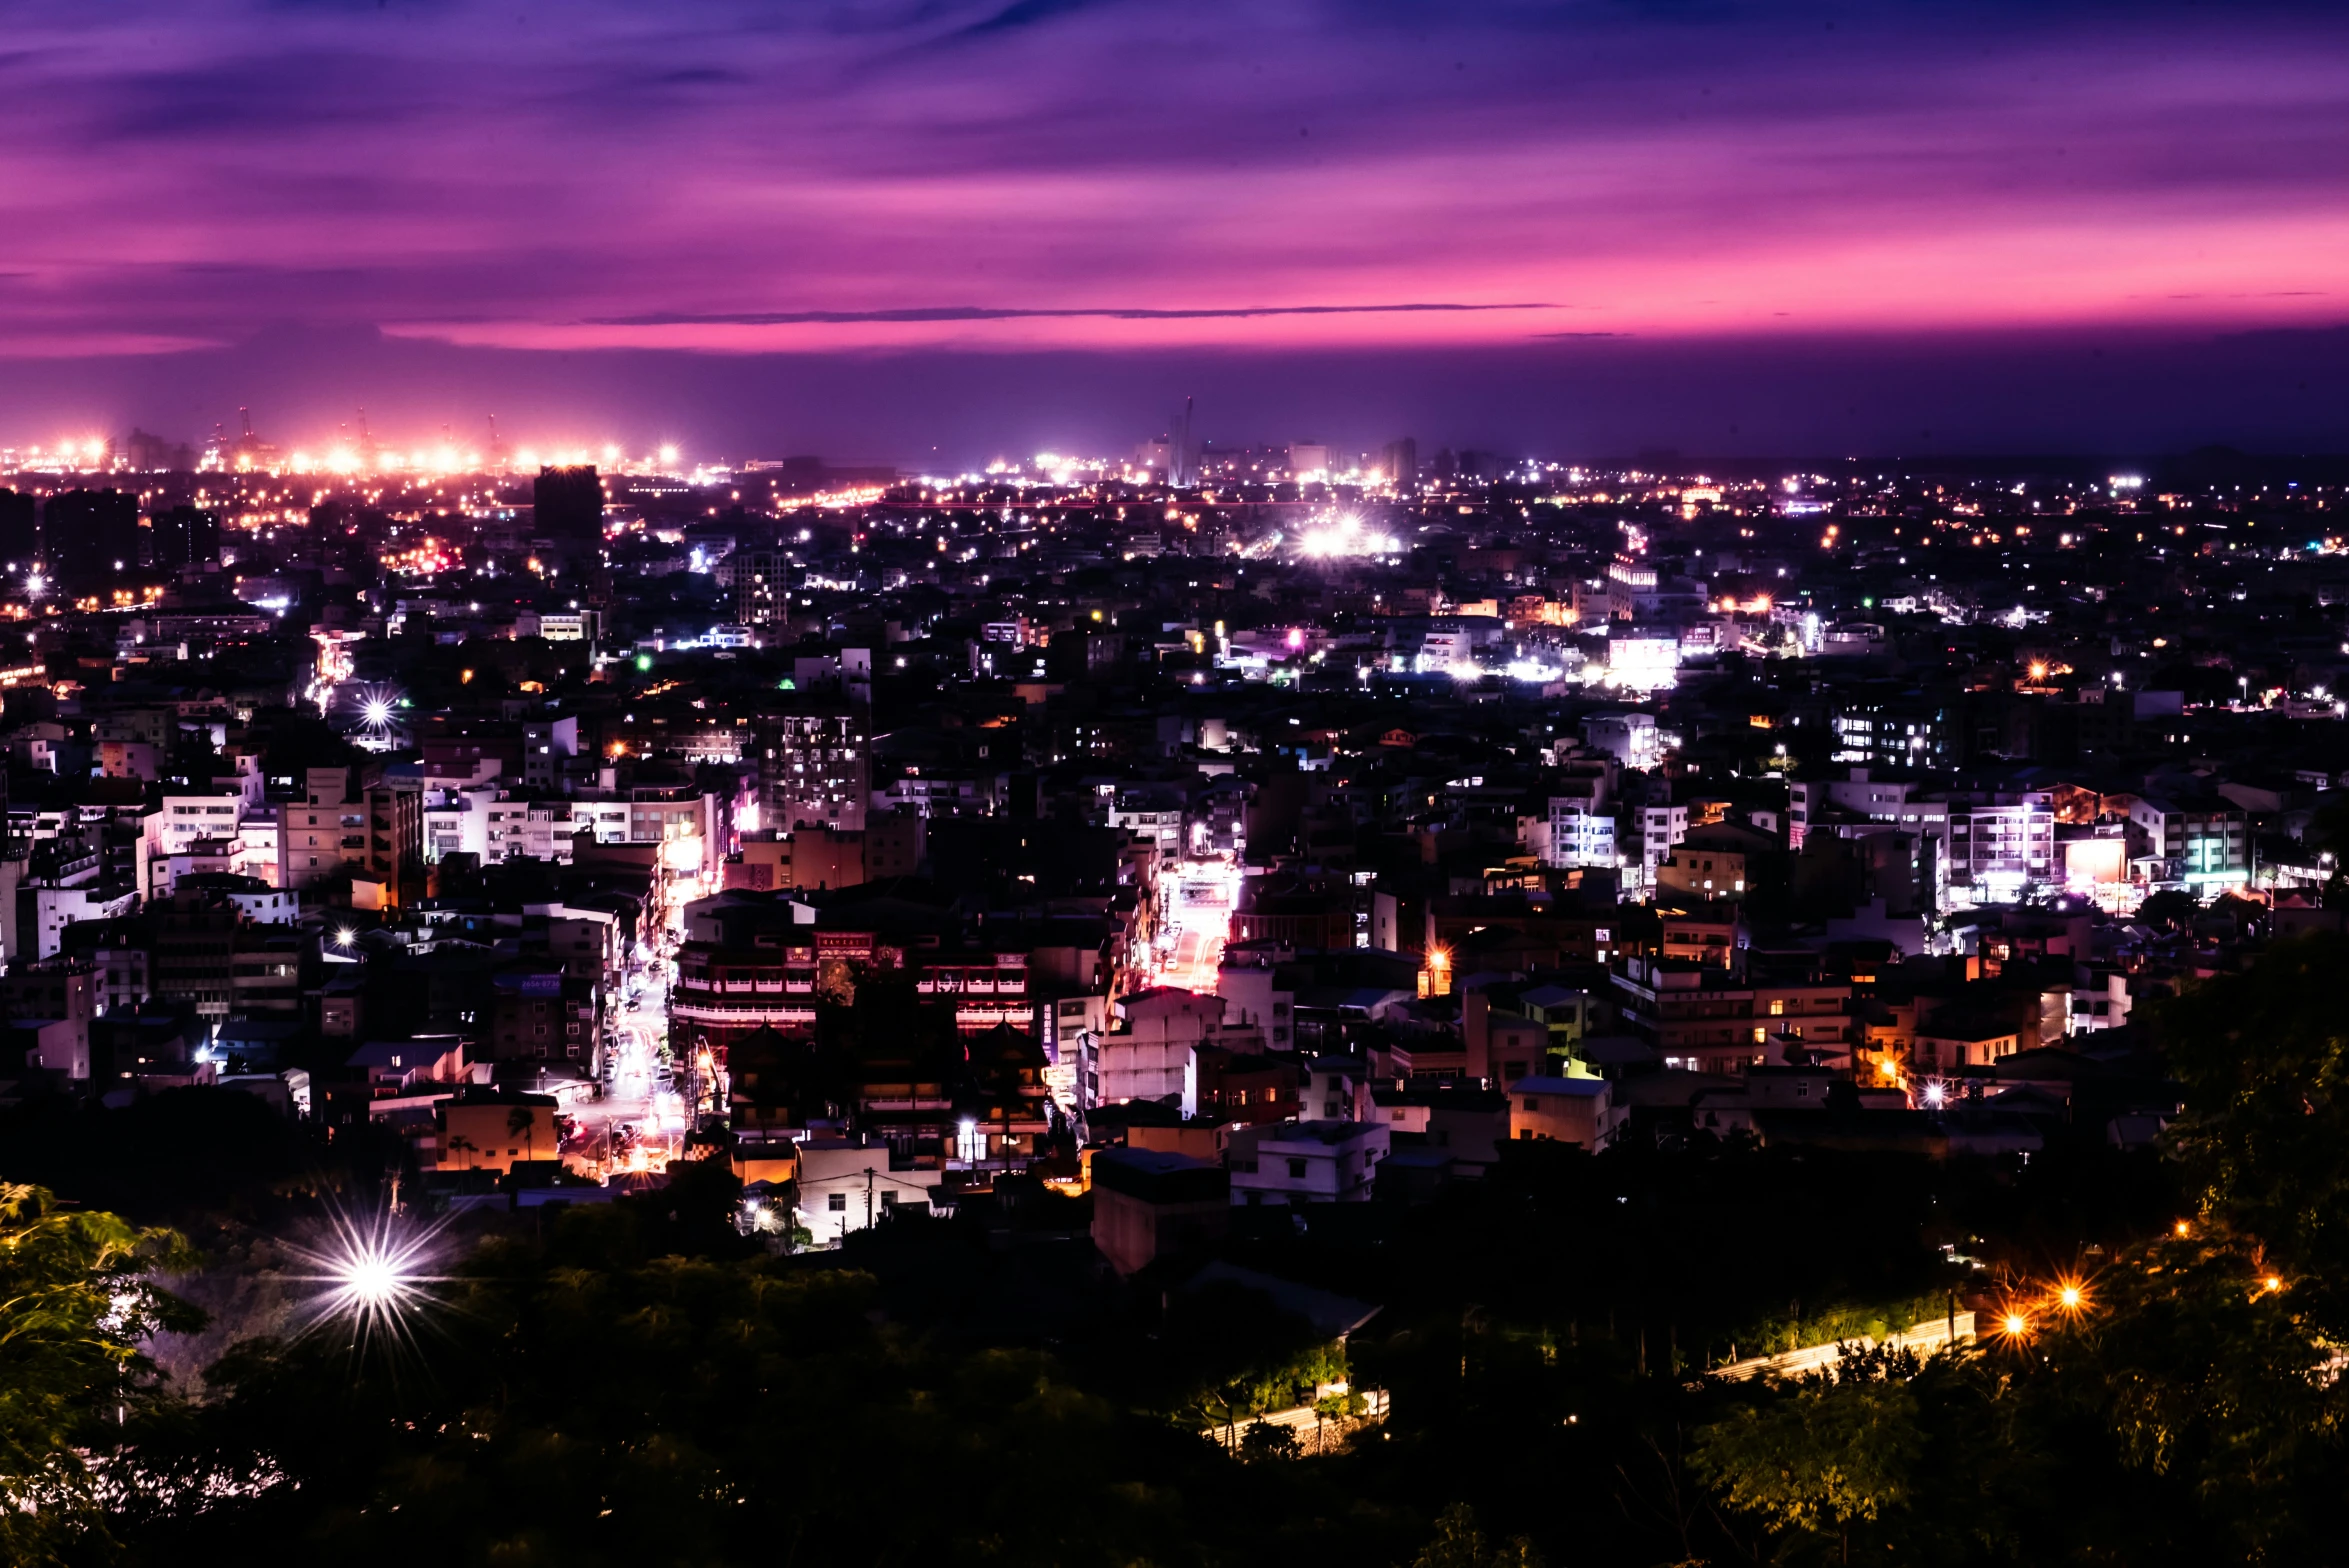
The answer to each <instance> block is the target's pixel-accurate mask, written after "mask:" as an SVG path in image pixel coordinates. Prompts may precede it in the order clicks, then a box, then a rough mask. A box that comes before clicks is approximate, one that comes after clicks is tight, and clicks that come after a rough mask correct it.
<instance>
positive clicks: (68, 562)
mask: <svg viewBox="0 0 2349 1568" xmlns="http://www.w3.org/2000/svg"><path fill="white" fill-rule="evenodd" d="M41 555H42V558H43V559H44V560H46V561H47V562H48V563H49V571H50V573H51V575H53V576H55V577H58V578H60V579H62V580H63V581H64V582H65V583H66V584H67V586H69V587H72V588H85V587H92V586H96V585H98V584H101V583H103V582H105V581H107V580H108V579H110V578H111V577H113V575H114V574H115V573H116V572H117V571H121V570H129V569H132V568H135V567H137V566H138V565H139V556H140V541H139V503H138V498H137V497H136V496H130V495H125V494H124V493H123V492H121V491H120V490H68V491H66V492H65V493H64V494H63V495H53V496H51V497H50V498H49V500H48V503H47V504H46V505H44V506H43V507H42V508H41ZM118 562H119V563H120V565H119V566H118V565H117V563H118Z"/></svg>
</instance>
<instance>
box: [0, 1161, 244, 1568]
mask: <svg viewBox="0 0 2349 1568" xmlns="http://www.w3.org/2000/svg"><path fill="white" fill-rule="evenodd" d="M192 1261H193V1256H192V1253H191V1251H190V1249H189V1247H188V1244H187V1242H186V1241H184V1240H183V1239H182V1238H181V1237H180V1236H179V1235H177V1234H176V1233H175V1232H172V1231H167V1230H141V1229H138V1228H135V1227H133V1226H131V1225H129V1224H127V1223H125V1222H124V1221H123V1220H121V1219H119V1218H117V1217H116V1216H114V1215H112V1214H101V1213H76V1212H72V1211H69V1210H66V1209H63V1208H61V1207H59V1205H58V1203H57V1200H56V1198H55V1197H54V1196H52V1195H51V1194H50V1193H49V1192H47V1191H45V1190H44V1189H42V1188H39V1187H28V1186H15V1185H10V1186H5V1187H0V1557H5V1559H6V1560H7V1561H9V1562H11V1563H46V1562H54V1561H59V1560H61V1555H60V1554H61V1553H62V1551H63V1550H64V1549H65V1548H66V1547H67V1546H68V1545H69V1544H70V1543H71V1542H73V1541H75V1540H78V1539H81V1538H83V1537H85V1536H88V1535H91V1534H94V1533H102V1532H103V1531H104V1529H105V1523H106V1509H105V1504H104V1501H103V1498H102V1489H101V1487H100V1484H99V1478H98V1476H97V1475H96V1473H95V1472H94V1470H93V1466H92V1464H91V1462H90V1460H89V1458H88V1457H86V1456H88V1455H89V1454H90V1453H91V1452H92V1450H94V1449H96V1448H98V1447H99V1446H100V1445H101V1444H103V1443H104V1442H105V1436H104V1434H105V1432H106V1429H107V1428H109V1427H117V1426H119V1424H120V1423H121V1422H122V1420H123V1419H124V1418H125V1416H126V1415H127V1413H128V1410H129V1408H130V1407H131V1406H132V1405H133V1404H144V1403H146V1402H147V1401H148V1400H149V1399H150V1398H151V1397H152V1396H153V1394H154V1393H155V1385H156V1381H157V1379H156V1377H155V1370H154V1364H153V1363H152V1362H151V1361H149V1360H148V1359H147V1357H146V1355H145V1354H144V1353H142V1352H141V1350H140V1349H139V1345H140V1342H141V1341H143V1340H145V1339H146V1338H147V1337H148V1336H150V1335H152V1334H154V1333H156V1332H158V1331H164V1330H168V1331H171V1332H174V1333H193V1332H194V1331H195V1330H197V1329H199V1328H201V1327H202V1326H203V1322H204V1315H203V1314H202V1313H201V1312H198V1311H197V1310H196V1309H195V1308H193V1307H191V1306H189V1305H187V1304H186V1303H185V1302H182V1301H180V1300H178V1299H177V1298H176V1297H173V1296H171V1295H169V1294H167V1293H165V1292H164V1291H162V1290H160V1289H158V1288H157V1287H156V1285H155V1283H154V1279H155V1276H156V1275H158V1274H160V1273H164V1272H168V1271H175V1270H179V1269H184V1268H186V1267H189V1266H190V1265H191V1264H192Z"/></svg>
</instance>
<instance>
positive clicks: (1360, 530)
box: [1297, 513, 1402, 561]
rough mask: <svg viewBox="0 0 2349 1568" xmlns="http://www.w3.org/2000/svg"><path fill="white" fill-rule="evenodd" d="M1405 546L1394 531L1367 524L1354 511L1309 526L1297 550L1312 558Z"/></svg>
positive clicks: (1380, 552)
mask: <svg viewBox="0 0 2349 1568" xmlns="http://www.w3.org/2000/svg"><path fill="white" fill-rule="evenodd" d="M1401 548H1402V546H1401V544H1400V543H1399V542H1398V541H1397V540H1396V539H1395V537H1394V536H1393V535H1392V534H1382V533H1377V532H1374V531H1372V530H1371V529H1368V528H1365V527H1364V526H1363V524H1362V519H1361V518H1359V517H1356V516H1353V515H1352V514H1350V513H1349V514H1347V515H1345V516H1342V517H1340V518H1338V519H1337V520H1336V521H1335V522H1331V523H1325V524H1323V525H1321V526H1319V527H1316V528H1309V529H1307V530H1306V531H1305V533H1304V534H1302V535H1301V536H1300V537H1299V538H1298V540H1297V553H1298V554H1299V555H1301V556H1304V557H1305V558H1306V559H1308V560H1316V561H1326V560H1338V559H1342V558H1346V557H1350V556H1364V555H1393V554H1394V553H1395V552H1396V551H1398V550H1400V549H1401Z"/></svg>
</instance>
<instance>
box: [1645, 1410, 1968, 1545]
mask: <svg viewBox="0 0 2349 1568" xmlns="http://www.w3.org/2000/svg"><path fill="white" fill-rule="evenodd" d="M1923 1452H1924V1436H1923V1433H1922V1431H1921V1430H1920V1427H1919V1424H1918V1410H1917V1399H1916V1396H1915V1395H1914V1394H1913V1393H1911V1392H1910V1391H1909V1389H1908V1388H1907V1387H1906V1386H1905V1385H1903V1384H1900V1383H1895V1382H1882V1383H1867V1382H1845V1383H1835V1384H1824V1385H1816V1386H1812V1387H1807V1388H1803V1389H1801V1390H1799V1391H1798V1392H1796V1393H1794V1394H1793V1395H1792V1396H1790V1397H1788V1398H1785V1399H1783V1400H1780V1401H1778V1402H1776V1403H1774V1404H1770V1405H1766V1406H1764V1407H1762V1408H1759V1409H1755V1408H1752V1407H1747V1408H1745V1409H1741V1410H1737V1411H1735V1412H1733V1413H1732V1414H1730V1415H1729V1416H1728V1417H1727V1418H1725V1419H1723V1420H1721V1421H1718V1422H1715V1423H1713V1424H1712V1425H1710V1426H1708V1427H1706V1428H1705V1429H1704V1430H1702V1431H1701V1432H1699V1433H1698V1434H1697V1439H1696V1444H1695V1447H1694V1449H1693V1451H1692V1452H1691V1453H1690V1456H1689V1466H1690V1468H1691V1469H1692V1470H1694V1471H1695V1472H1696V1473H1697V1475H1698V1476H1699V1477H1701V1478H1702V1479H1704V1480H1705V1481H1706V1482H1708V1483H1709V1484H1710V1485H1711V1486H1712V1487H1713V1488H1714V1489H1715V1490H1716V1491H1717V1492H1718V1493H1719V1494H1720V1495H1721V1498H1722V1500H1723V1501H1724V1502H1726V1503H1727V1504H1728V1505H1729V1506H1730V1507H1731V1508H1733V1509H1736V1510H1738V1511H1740V1512H1744V1513H1750V1514H1754V1515H1757V1516H1759V1517H1760V1518H1762V1519H1765V1520H1767V1521H1769V1522H1770V1523H1771V1524H1772V1525H1774V1526H1776V1527H1777V1528H1780V1529H1788V1530H1800V1531H1804V1532H1807V1533H1809V1534H1814V1535H1820V1536H1840V1535H1841V1534H1842V1533H1843V1532H1844V1531H1846V1530H1848V1529H1849V1528H1850V1527H1851V1525H1852V1524H1854V1523H1855V1522H1859V1521H1874V1520H1877V1519H1881V1518H1883V1517H1884V1515H1886V1514H1887V1513H1889V1512H1891V1511H1892V1510H1894V1509H1897V1508H1899V1507H1900V1506H1901V1505H1902V1504H1903V1503H1905V1502H1906V1501H1907V1500H1908V1498H1909V1494H1910V1491H1911V1488H1912V1486H1913V1484H1914V1483H1913V1479H1912V1476H1911V1472H1912V1470H1913V1469H1914V1467H1915V1465H1916V1463H1917V1461H1918V1459H1919V1458H1920V1456H1921V1455H1922V1454H1923Z"/></svg>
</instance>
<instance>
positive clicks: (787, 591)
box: [730, 550, 793, 629]
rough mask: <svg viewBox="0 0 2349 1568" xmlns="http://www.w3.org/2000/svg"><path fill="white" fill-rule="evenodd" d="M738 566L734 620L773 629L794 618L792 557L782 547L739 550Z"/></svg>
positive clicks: (736, 555)
mask: <svg viewBox="0 0 2349 1568" xmlns="http://www.w3.org/2000/svg"><path fill="white" fill-rule="evenodd" d="M730 564H731V565H732V566H733V568H734V622H735V624H736V625H738V626H752V627H759V628H762V629H772V628H775V627H779V626H786V625H789V624H790V621H791V583H792V580H793V579H792V573H791V557H790V556H789V555H788V554H786V553H785V552H783V551H781V550H737V551H735V552H734V555H733V558H732V561H731V562H730Z"/></svg>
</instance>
